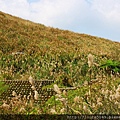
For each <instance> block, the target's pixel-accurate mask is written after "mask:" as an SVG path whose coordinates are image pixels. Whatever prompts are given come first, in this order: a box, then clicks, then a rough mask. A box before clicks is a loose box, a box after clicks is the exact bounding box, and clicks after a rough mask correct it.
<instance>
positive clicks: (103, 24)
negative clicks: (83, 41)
mask: <svg viewBox="0 0 120 120" xmlns="http://www.w3.org/2000/svg"><path fill="white" fill-rule="evenodd" d="M0 11H2V12H5V13H8V14H11V15H14V16H18V17H21V18H23V19H27V20H30V21H33V22H36V23H40V24H44V25H45V26H50V27H54V28H59V29H63V30H70V31H73V32H77V33H85V34H89V35H93V36H98V37H102V38H107V39H110V40H112V41H118V42H120V0H0Z"/></svg>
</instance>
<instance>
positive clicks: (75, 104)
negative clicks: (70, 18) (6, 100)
mask: <svg viewBox="0 0 120 120" xmlns="http://www.w3.org/2000/svg"><path fill="white" fill-rule="evenodd" d="M88 56H89V57H88ZM30 75H31V76H32V77H33V78H35V79H50V80H54V81H55V83H56V84H58V86H59V87H65V86H68V87H69V86H74V87H76V90H68V92H67V93H65V92H64V93H62V92H61V93H60V92H59V91H58V92H59V93H60V95H59V96H56V98H57V100H56V99H55V97H54V96H53V97H52V98H51V99H49V100H48V101H47V102H46V104H45V105H44V106H41V110H42V111H40V110H39V106H34V107H33V106H32V107H31V108H30V109H29V110H30V111H27V110H28V108H26V106H23V107H24V109H25V112H24V113H26V114H28V113H29V112H30V113H34V114H40V113H48V114H50V113H53V114H54V113H57V114H58V113H61V114H62V113H67V114H68V113H70V114H99V113H101V114H102V113H103V114H120V79H119V77H120V43H118V42H113V41H110V40H107V39H103V38H99V37H95V36H90V35H86V34H78V33H74V32H71V31H68V30H60V29H58V28H56V29H55V28H52V27H46V26H44V25H41V24H36V23H33V22H30V21H27V20H23V19H21V18H18V17H14V16H11V15H8V14H5V13H3V12H0V80H8V79H12V80H16V79H19V80H26V79H28V78H29V76H30ZM48 87H49V86H48ZM52 87H53V86H52ZM66 94H67V95H66ZM25 103H26V102H25ZM17 105H18V106H17V108H16V110H19V106H20V105H19V104H17ZM48 105H49V109H48ZM28 107H30V106H28ZM42 107H43V108H42ZM11 111H12V110H11ZM4 112H5V111H4ZM7 112H10V111H9V110H8V111H7ZM12 113H20V111H15V110H14V109H13V111H12Z"/></svg>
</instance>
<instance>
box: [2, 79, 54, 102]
mask: <svg viewBox="0 0 120 120" xmlns="http://www.w3.org/2000/svg"><path fill="white" fill-rule="evenodd" d="M1 82H4V84H5V85H8V86H9V87H8V89H7V90H6V91H5V92H3V93H2V94H1V95H0V101H2V100H8V101H9V100H11V98H12V97H13V95H12V92H13V91H14V92H16V94H17V95H20V96H21V97H23V96H28V95H29V94H30V93H31V94H32V95H34V91H33V90H32V88H31V87H32V85H31V84H30V82H29V80H3V81H1ZM52 83H54V81H53V80H35V88H36V91H37V92H38V94H39V99H38V100H35V102H37V103H38V102H39V103H43V102H45V101H47V100H48V99H49V98H50V97H51V96H53V95H54V94H55V92H54V91H53V88H45V89H42V87H43V86H46V85H50V84H52Z"/></svg>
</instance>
